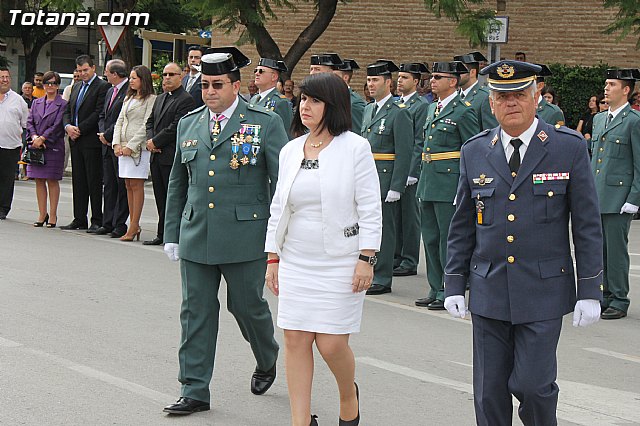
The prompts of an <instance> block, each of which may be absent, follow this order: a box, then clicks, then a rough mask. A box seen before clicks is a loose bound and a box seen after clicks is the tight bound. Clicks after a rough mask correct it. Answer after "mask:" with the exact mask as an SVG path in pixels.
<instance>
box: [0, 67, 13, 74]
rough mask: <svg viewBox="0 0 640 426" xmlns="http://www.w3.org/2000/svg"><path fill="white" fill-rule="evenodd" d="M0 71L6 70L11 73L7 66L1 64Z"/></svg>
mask: <svg viewBox="0 0 640 426" xmlns="http://www.w3.org/2000/svg"><path fill="white" fill-rule="evenodd" d="M0 71H7V72H8V73H9V74H11V71H10V70H9V67H5V66H3V65H0Z"/></svg>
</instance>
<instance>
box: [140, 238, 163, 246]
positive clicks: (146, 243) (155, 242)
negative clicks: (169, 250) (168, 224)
mask: <svg viewBox="0 0 640 426" xmlns="http://www.w3.org/2000/svg"><path fill="white" fill-rule="evenodd" d="M142 245H144V246H161V245H162V238H158V237H155V238H154V239H153V240H147V241H143V242H142Z"/></svg>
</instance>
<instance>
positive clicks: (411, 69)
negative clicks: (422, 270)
mask: <svg viewBox="0 0 640 426" xmlns="http://www.w3.org/2000/svg"><path fill="white" fill-rule="evenodd" d="M427 72H429V69H428V68H427V66H426V65H425V64H423V63H420V62H413V63H406V64H400V72H398V92H400V95H401V96H400V99H398V101H397V103H398V104H401V105H405V106H406V107H407V108H409V112H410V113H411V119H412V120H413V139H414V141H413V144H412V150H413V151H412V152H413V154H412V157H411V168H410V169H409V177H407V187H406V188H405V189H404V194H403V195H402V198H400V211H399V212H398V217H397V220H396V251H395V255H394V258H393V266H394V268H393V276H394V277H404V276H409V275H416V274H417V269H418V260H419V257H420V212H419V211H418V200H417V199H416V187H417V185H416V183H418V178H419V177H420V163H421V155H422V149H423V147H424V139H423V127H424V123H425V121H426V119H427V109H428V108H429V104H428V103H427V102H426V100H425V99H424V98H423V97H422V96H420V95H418V92H417V91H416V90H417V87H418V83H420V76H421V75H422V73H427Z"/></svg>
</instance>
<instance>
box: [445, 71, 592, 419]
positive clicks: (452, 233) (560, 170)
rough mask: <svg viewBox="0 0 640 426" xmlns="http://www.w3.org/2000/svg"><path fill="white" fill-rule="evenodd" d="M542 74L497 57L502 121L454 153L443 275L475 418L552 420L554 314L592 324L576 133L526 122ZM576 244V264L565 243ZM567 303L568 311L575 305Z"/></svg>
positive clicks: (584, 177)
mask: <svg viewBox="0 0 640 426" xmlns="http://www.w3.org/2000/svg"><path fill="white" fill-rule="evenodd" d="M540 69H541V68H540V67H539V66H537V65H535V64H529V63H522V62H517V61H500V62H497V63H494V64H492V65H490V66H489V67H486V68H483V70H482V71H481V73H483V74H485V73H489V78H488V79H487V81H488V83H489V89H490V91H491V93H490V99H491V108H492V109H493V111H494V114H495V116H496V118H497V120H498V123H500V126H499V127H497V128H495V129H493V130H485V131H484V132H482V133H480V134H478V135H476V136H475V137H473V138H471V139H469V141H468V142H467V143H465V144H464V146H463V147H462V152H461V157H460V181H459V184H458V191H457V194H456V198H455V199H456V211H455V214H454V216H453V219H452V221H451V227H450V229H449V238H448V253H447V254H448V256H447V259H448V261H447V266H446V268H445V296H446V298H445V304H444V305H445V308H446V309H447V310H448V311H449V313H450V314H451V315H452V316H454V317H464V316H465V315H466V305H465V298H464V293H465V287H466V285H467V283H468V284H469V309H470V311H471V313H472V318H473V386H474V389H473V390H474V395H473V397H474V402H475V412H476V422H477V424H478V425H480V426H489V425H491V426H493V425H510V424H511V420H512V415H513V407H512V395H514V396H515V397H516V398H517V399H518V400H519V401H520V406H519V408H518V415H519V417H520V419H521V420H522V423H523V424H525V425H556V424H557V418H556V407H557V404H558V385H557V384H556V382H555V380H556V375H557V359H556V349H557V346H558V339H559V338H560V330H561V328H562V317H563V316H564V315H566V314H568V313H569V312H571V311H573V325H574V326H576V327H577V326H587V325H589V324H593V323H595V322H596V321H598V319H599V318H600V300H602V283H603V272H602V231H601V227H600V214H599V211H598V199H597V195H596V188H595V184H594V179H593V175H592V174H591V171H590V168H589V155H588V153H587V149H586V144H585V141H584V138H583V137H582V135H580V134H579V133H577V132H575V131H573V130H570V129H568V128H566V127H563V126H552V125H549V124H547V123H546V122H545V121H544V120H541V119H538V118H537V117H536V108H537V103H538V102H537V92H536V84H535V79H536V74H537V73H539V72H540ZM569 219H571V231H572V232H571V237H572V239H573V246H574V248H575V261H576V269H577V275H578V277H577V278H578V279H577V282H578V284H577V291H576V282H575V277H574V266H573V264H574V262H573V258H572V256H571V244H570V239H569V235H570V233H569ZM574 305H575V306H574Z"/></svg>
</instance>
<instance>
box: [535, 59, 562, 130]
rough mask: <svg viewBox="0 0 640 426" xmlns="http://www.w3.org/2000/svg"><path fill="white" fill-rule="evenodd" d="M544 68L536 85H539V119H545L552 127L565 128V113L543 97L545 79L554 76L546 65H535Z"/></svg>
mask: <svg viewBox="0 0 640 426" xmlns="http://www.w3.org/2000/svg"><path fill="white" fill-rule="evenodd" d="M535 65H538V66H539V67H540V68H542V71H540V75H538V76H537V79H536V83H537V85H538V110H537V115H538V118H541V119H543V120H544V121H546V122H547V123H549V124H551V125H554V126H555V125H557V126H564V113H563V112H562V110H561V109H560V107H559V106H558V105H554V104H552V103H549V102H547V101H546V99H545V98H543V97H542V89H543V88H544V79H545V77H550V76H552V75H553V73H552V72H551V70H550V69H549V67H548V66H546V65H545V64H535Z"/></svg>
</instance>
